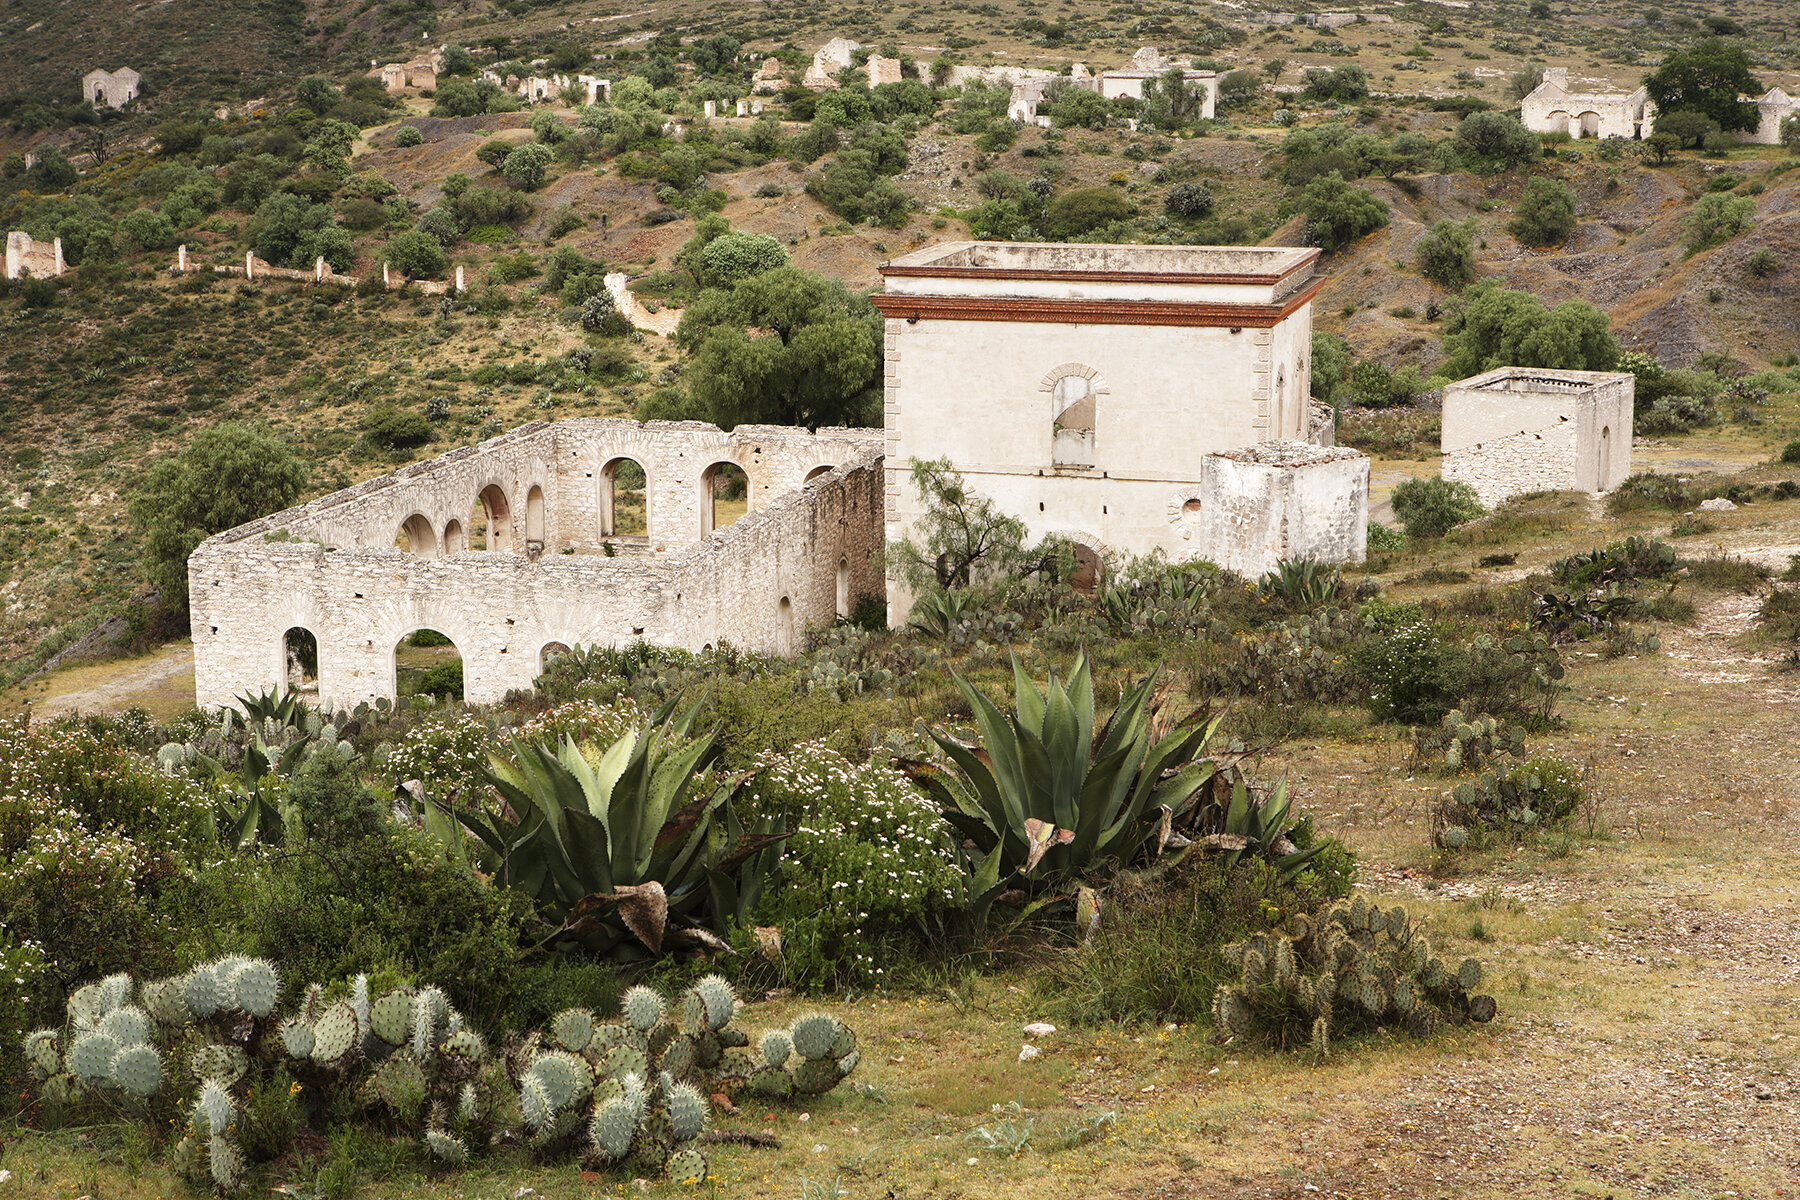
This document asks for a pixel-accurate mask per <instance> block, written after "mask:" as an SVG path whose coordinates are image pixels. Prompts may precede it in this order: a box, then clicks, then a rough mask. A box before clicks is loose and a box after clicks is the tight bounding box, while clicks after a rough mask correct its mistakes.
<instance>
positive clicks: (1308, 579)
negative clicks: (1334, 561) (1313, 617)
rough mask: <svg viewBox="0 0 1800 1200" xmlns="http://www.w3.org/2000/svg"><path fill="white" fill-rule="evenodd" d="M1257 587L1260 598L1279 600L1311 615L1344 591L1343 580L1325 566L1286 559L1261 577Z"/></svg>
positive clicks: (1340, 573) (1310, 560)
mask: <svg viewBox="0 0 1800 1200" xmlns="http://www.w3.org/2000/svg"><path fill="white" fill-rule="evenodd" d="M1261 586H1262V590H1263V592H1264V594H1266V595H1271V596H1279V597H1280V598H1281V599H1282V600H1283V601H1285V602H1286V603H1287V604H1289V605H1290V606H1292V607H1294V608H1296V609H1299V610H1301V611H1303V612H1311V611H1313V610H1314V609H1319V608H1323V607H1325V606H1326V605H1327V604H1330V603H1331V602H1332V601H1334V600H1336V599H1337V598H1338V595H1339V593H1341V592H1342V591H1343V590H1344V576H1343V573H1342V572H1340V571H1339V570H1338V569H1337V568H1336V567H1334V566H1331V565H1330V564H1329V563H1323V562H1319V561H1318V560H1316V559H1311V558H1289V559H1284V560H1282V562H1281V563H1279V564H1278V565H1277V566H1276V568H1275V569H1274V570H1273V571H1270V572H1269V573H1268V574H1267V575H1264V576H1263V578H1262V584H1261Z"/></svg>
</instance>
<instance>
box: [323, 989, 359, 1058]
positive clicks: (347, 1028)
mask: <svg viewBox="0 0 1800 1200" xmlns="http://www.w3.org/2000/svg"><path fill="white" fill-rule="evenodd" d="M313 1036H314V1041H313V1049H312V1057H313V1061H314V1062H316V1063H318V1064H319V1065H320V1066H324V1067H335V1066H340V1065H342V1064H343V1063H345V1062H346V1061H348V1060H349V1059H350V1057H351V1056H352V1055H353V1054H355V1053H356V1048H357V1046H358V1045H359V1044H360V1043H361V1042H362V1035H361V1033H360V1031H359V1030H358V1028H357V1021H356V1009H355V1008H354V1007H353V1006H352V1005H351V1004H350V1002H349V1001H347V1000H340V1001H338V1002H337V1003H336V1004H333V1005H331V1006H330V1007H328V1008H327V1009H326V1010H325V1013H324V1015H323V1016H321V1017H320V1018H319V1021H318V1024H316V1025H314V1026H313Z"/></svg>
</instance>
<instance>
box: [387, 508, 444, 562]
mask: <svg viewBox="0 0 1800 1200" xmlns="http://www.w3.org/2000/svg"><path fill="white" fill-rule="evenodd" d="M394 546H395V547H396V548H397V549H400V550H404V551H406V552H407V553H408V554H418V555H430V554H436V553H437V546H438V540H437V533H436V531H435V530H433V529H432V528H431V521H430V520H429V519H427V518H426V517H425V515H424V514H422V513H414V514H413V515H412V516H410V517H408V518H406V520H405V521H403V522H401V523H400V532H399V533H397V534H395V535H394Z"/></svg>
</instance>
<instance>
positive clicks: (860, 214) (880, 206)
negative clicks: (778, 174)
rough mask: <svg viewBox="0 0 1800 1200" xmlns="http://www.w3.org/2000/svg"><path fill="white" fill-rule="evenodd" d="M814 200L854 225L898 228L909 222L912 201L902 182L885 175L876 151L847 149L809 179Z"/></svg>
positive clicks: (810, 191)
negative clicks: (868, 224)
mask: <svg viewBox="0 0 1800 1200" xmlns="http://www.w3.org/2000/svg"><path fill="white" fill-rule="evenodd" d="M806 190H807V192H808V194H810V195H811V196H812V197H813V198H814V199H816V200H818V202H819V203H821V204H823V205H824V206H825V207H826V208H829V209H830V210H831V211H832V212H834V213H836V214H837V215H838V216H840V217H842V218H844V220H846V221H848V222H850V223H851V224H853V225H855V224H860V223H862V222H863V221H873V222H876V223H878V224H881V225H886V226H888V227H889V228H890V229H898V228H900V226H901V225H903V224H905V223H906V213H907V209H908V208H910V207H911V204H912V201H911V200H910V198H908V196H907V194H906V193H905V192H903V191H901V190H900V188H899V185H897V184H895V183H894V181H893V180H891V179H889V178H888V177H887V176H886V175H884V174H882V171H881V165H880V162H879V160H878V159H877V157H876V153H875V152H874V151H872V150H866V149H851V150H845V151H843V152H842V153H840V154H839V155H838V156H837V159H836V160H835V161H833V162H832V163H830V164H828V165H827V166H826V167H825V168H824V169H822V170H820V171H818V172H816V173H815V174H813V175H812V176H811V177H810V178H808V179H807V181H806Z"/></svg>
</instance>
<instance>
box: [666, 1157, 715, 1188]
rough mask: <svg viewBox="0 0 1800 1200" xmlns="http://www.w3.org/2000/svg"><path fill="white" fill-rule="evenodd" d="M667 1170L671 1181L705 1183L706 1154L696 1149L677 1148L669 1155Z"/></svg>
mask: <svg viewBox="0 0 1800 1200" xmlns="http://www.w3.org/2000/svg"><path fill="white" fill-rule="evenodd" d="M668 1171H669V1181H670V1182H671V1183H683V1184H695V1183H705V1182H706V1156H705V1155H704V1154H701V1153H700V1152H699V1151H698V1150H677V1151H676V1152H675V1153H673V1154H671V1155H669V1167H668Z"/></svg>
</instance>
